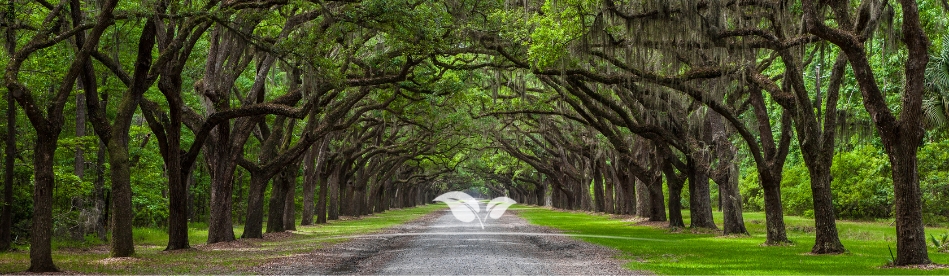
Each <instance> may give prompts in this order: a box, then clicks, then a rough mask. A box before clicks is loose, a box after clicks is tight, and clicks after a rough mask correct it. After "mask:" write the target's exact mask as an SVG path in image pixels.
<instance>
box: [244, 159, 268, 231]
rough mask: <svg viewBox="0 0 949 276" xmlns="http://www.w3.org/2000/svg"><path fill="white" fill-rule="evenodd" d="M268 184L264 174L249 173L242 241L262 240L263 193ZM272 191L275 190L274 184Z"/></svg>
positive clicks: (257, 172)
mask: <svg viewBox="0 0 949 276" xmlns="http://www.w3.org/2000/svg"><path fill="white" fill-rule="evenodd" d="M268 182H270V178H269V177H267V176H266V174H265V173H264V172H260V171H251V173H250V187H249V188H248V191H247V219H246V220H245V221H244V233H242V234H241V238H242V239H260V238H263V233H262V232H263V223H264V192H265V191H266V190H267V183H268ZM275 182H276V181H275ZM274 189H276V184H274ZM271 194H273V193H272V192H271ZM268 223H269V221H268Z"/></svg>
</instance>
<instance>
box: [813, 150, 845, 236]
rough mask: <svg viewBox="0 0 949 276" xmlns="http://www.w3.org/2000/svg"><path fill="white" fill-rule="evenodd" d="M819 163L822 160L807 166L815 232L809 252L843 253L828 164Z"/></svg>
mask: <svg viewBox="0 0 949 276" xmlns="http://www.w3.org/2000/svg"><path fill="white" fill-rule="evenodd" d="M831 157H832V156H831ZM813 161H817V160H812V162H813ZM821 163H823V162H819V163H817V164H814V165H812V166H807V167H808V172H810V175H811V196H812V197H813V201H814V227H815V233H816V237H815V241H814V247H813V248H812V249H811V253H814V254H836V253H843V252H844V246H843V244H841V243H840V238H838V235H837V222H836V220H837V218H836V215H835V214H834V202H833V198H832V195H831V190H830V182H831V175H830V165H825V164H821Z"/></svg>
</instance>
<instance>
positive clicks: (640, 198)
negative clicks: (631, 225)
mask: <svg viewBox="0 0 949 276" xmlns="http://www.w3.org/2000/svg"><path fill="white" fill-rule="evenodd" d="M634 179H635V180H634V181H636V184H635V185H636V189H635V191H636V195H635V197H636V216H637V217H641V218H648V217H649V216H650V215H652V204H651V202H650V201H649V199H650V198H652V196H651V193H652V191H651V189H650V188H649V186H647V185H646V183H645V182H643V181H640V180H639V179H637V178H634ZM630 186H632V185H630ZM632 196H633V195H630V197H632Z"/></svg>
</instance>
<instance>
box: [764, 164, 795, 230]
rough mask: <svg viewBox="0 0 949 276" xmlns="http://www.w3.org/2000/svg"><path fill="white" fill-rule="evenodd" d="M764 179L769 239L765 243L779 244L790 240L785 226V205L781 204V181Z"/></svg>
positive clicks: (765, 212) (765, 211)
mask: <svg viewBox="0 0 949 276" xmlns="http://www.w3.org/2000/svg"><path fill="white" fill-rule="evenodd" d="M768 182H769V181H767V180H765V179H762V181H761V186H762V188H763V189H764V214H765V224H766V225H765V226H766V227H765V228H767V232H768V233H767V240H766V241H765V244H769V245H777V244H782V243H787V242H790V241H789V240H788V235H787V232H786V230H785V226H784V207H783V206H782V205H781V185H780V183H781V182H780V181H778V182H774V181H773V180H772V181H770V184H769V183H768Z"/></svg>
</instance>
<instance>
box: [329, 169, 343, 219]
mask: <svg viewBox="0 0 949 276" xmlns="http://www.w3.org/2000/svg"><path fill="white" fill-rule="evenodd" d="M342 170H343V168H342V165H337V166H334V168H333V172H332V173H331V174H330V177H329V183H328V184H329V189H328V190H327V192H328V193H329V206H328V208H329V210H328V211H327V219H328V220H338V219H339V185H340V183H339V182H340V177H341V174H342V172H341V171H342Z"/></svg>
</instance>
